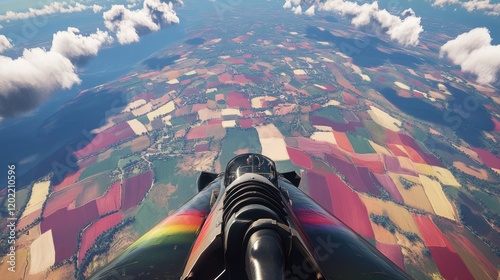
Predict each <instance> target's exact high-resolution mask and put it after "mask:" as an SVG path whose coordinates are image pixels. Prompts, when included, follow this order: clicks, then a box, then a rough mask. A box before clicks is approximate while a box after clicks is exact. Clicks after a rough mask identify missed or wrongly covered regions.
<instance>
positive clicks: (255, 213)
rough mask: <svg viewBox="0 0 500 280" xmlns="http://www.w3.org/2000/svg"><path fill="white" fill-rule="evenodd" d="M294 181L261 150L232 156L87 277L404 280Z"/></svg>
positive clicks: (389, 262) (204, 175) (401, 272)
mask: <svg viewBox="0 0 500 280" xmlns="http://www.w3.org/2000/svg"><path fill="white" fill-rule="evenodd" d="M299 183H300V177H299V176H298V175H297V174H296V173H295V172H288V173H279V172H278V171H277V170H276V165H275V163H274V162H273V161H272V160H270V159H269V158H267V157H265V156H263V155H259V154H243V155H239V156H236V157H235V158H233V159H232V160H231V161H230V162H229V163H228V165H227V168H226V171H225V172H224V173H221V174H215V173H207V172H202V173H201V174H200V176H199V178H198V190H199V193H198V194H197V195H196V196H194V197H193V198H192V199H191V200H190V201H189V202H187V203H186V204H185V205H184V206H183V207H181V208H180V209H179V210H178V211H177V212H175V213H174V214H172V215H170V216H169V217H167V218H166V219H165V220H164V221H162V222H161V223H160V224H158V225H157V226H156V227H154V228H153V229H151V230H150V231H149V232H148V233H146V234H145V235H144V236H142V237H141V238H140V239H139V240H137V241H136V242H135V243H134V244H132V245H131V246H130V247H129V248H127V250H126V251H125V252H123V253H122V254H121V255H120V256H118V257H117V258H116V259H114V260H113V261H112V262H110V263H109V264H108V265H107V266H105V267H104V268H103V269H101V270H100V271H98V272H97V273H96V274H95V275H93V276H92V277H91V279H182V280H184V279H242V280H244V279H260V280H263V279H272V280H275V279H410V277H409V276H408V275H407V274H405V273H404V272H403V271H402V270H401V269H400V268H399V267H397V266H396V265H395V264H394V263H392V262H391V261H390V260H389V259H387V258H386V257H385V256H384V255H382V253H380V252H379V251H377V250H376V249H375V248H374V247H373V246H372V245H371V244H369V243H368V242H367V241H366V240H365V239H363V238H362V237H361V236H359V235H358V234H356V233H355V232H353V231H352V230H351V229H350V228H349V227H347V226H346V225H345V224H344V223H342V222H341V221H339V220H338V219H337V218H335V217H334V216H332V215H331V214H330V213H328V212H327V211H326V210H324V209H323V208H322V207H321V206H319V205H318V204H317V203H315V202H314V201H313V200H312V199H311V198H309V197H308V196H307V195H306V194H304V193H303V192H302V191H301V190H299V189H298V188H297V187H298V185H299ZM310 187H314V186H310Z"/></svg>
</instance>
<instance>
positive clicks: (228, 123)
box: [222, 120, 236, 128]
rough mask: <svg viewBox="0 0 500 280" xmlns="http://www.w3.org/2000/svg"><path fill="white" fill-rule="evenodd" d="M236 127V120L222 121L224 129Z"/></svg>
mask: <svg viewBox="0 0 500 280" xmlns="http://www.w3.org/2000/svg"><path fill="white" fill-rule="evenodd" d="M235 126H236V121H235V120H230V121H222V127H224V128H228V127H235Z"/></svg>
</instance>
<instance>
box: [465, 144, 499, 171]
mask: <svg viewBox="0 0 500 280" xmlns="http://www.w3.org/2000/svg"><path fill="white" fill-rule="evenodd" d="M472 149H473V150H474V151H475V152H476V153H477V154H478V155H479V158H480V159H481V160H482V161H483V163H484V164H485V165H486V166H488V167H490V168H496V169H500V158H498V157H496V156H495V155H494V154H492V153H491V152H490V151H487V150H483V149H480V148H472Z"/></svg>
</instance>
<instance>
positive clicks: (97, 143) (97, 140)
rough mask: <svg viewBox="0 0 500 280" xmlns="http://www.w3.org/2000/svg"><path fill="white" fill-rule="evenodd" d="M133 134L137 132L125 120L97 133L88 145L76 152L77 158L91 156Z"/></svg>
mask: <svg viewBox="0 0 500 280" xmlns="http://www.w3.org/2000/svg"><path fill="white" fill-rule="evenodd" d="M132 136H135V132H134V131H133V130H132V128H131V127H130V125H129V124H128V123H126V122H124V123H121V124H117V125H115V126H113V127H111V128H108V129H106V130H104V131H103V132H101V133H99V134H98V135H96V136H95V137H94V139H92V141H91V142H90V143H89V144H88V145H87V146H85V147H84V148H82V149H80V150H78V151H77V152H75V156H76V157H77V158H83V157H86V156H89V155H91V154H93V153H95V152H98V151H100V150H102V149H104V148H107V147H109V146H110V145H112V144H114V143H116V142H118V141H121V140H124V139H126V138H129V137H132Z"/></svg>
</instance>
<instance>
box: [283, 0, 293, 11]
mask: <svg viewBox="0 0 500 280" xmlns="http://www.w3.org/2000/svg"><path fill="white" fill-rule="evenodd" d="M283 8H284V9H291V8H292V2H290V0H286V1H285V4H283Z"/></svg>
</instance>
